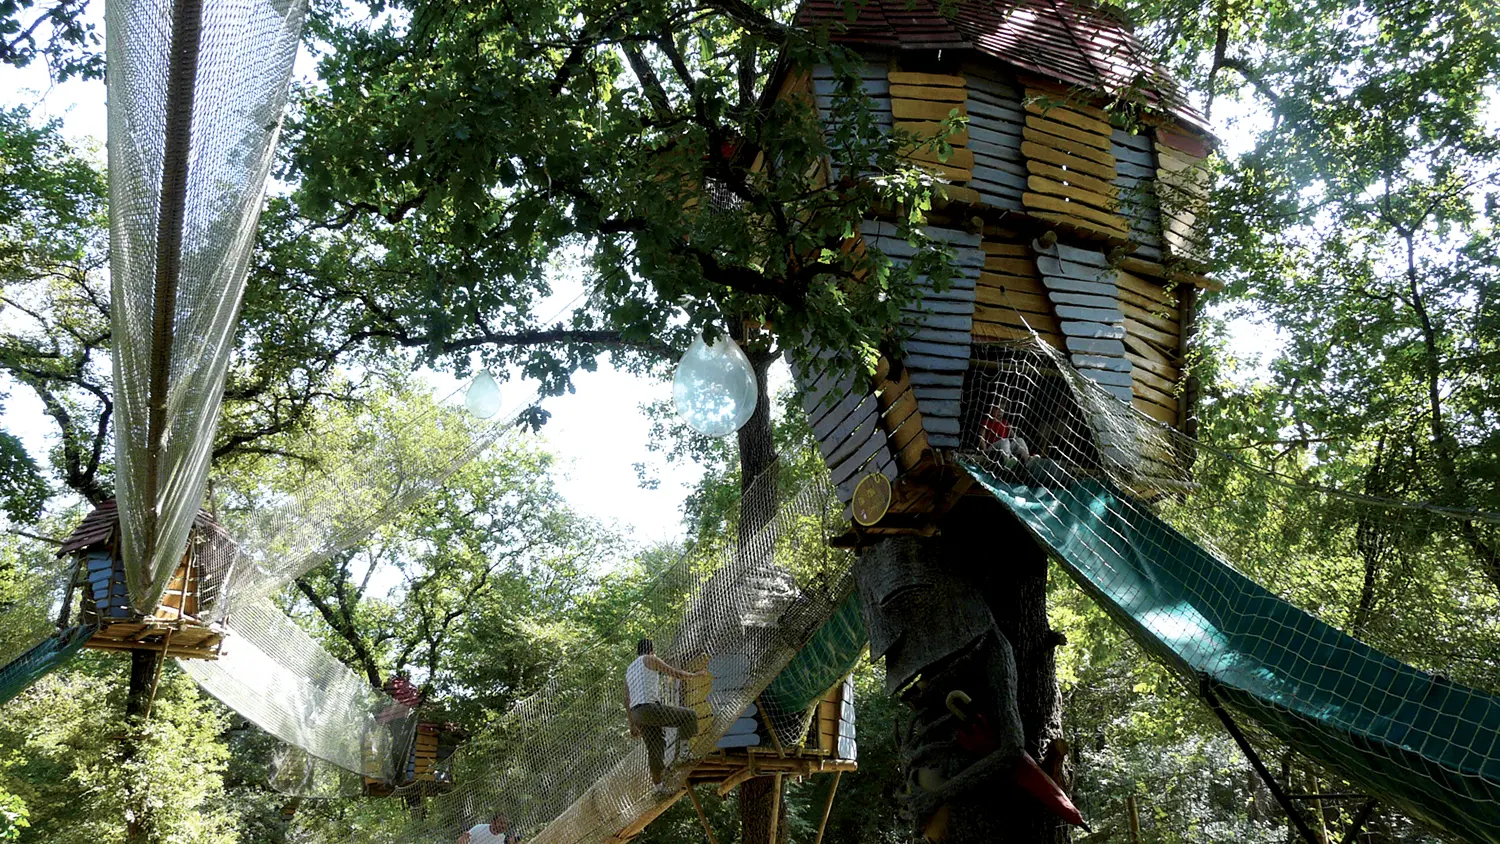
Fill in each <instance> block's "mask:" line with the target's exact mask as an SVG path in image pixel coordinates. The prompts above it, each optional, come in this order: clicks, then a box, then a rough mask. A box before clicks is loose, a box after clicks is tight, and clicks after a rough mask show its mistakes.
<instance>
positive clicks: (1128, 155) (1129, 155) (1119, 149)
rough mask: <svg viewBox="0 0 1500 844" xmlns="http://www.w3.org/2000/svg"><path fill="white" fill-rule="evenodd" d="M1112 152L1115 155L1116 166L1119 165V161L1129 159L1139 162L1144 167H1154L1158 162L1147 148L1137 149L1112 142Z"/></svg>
mask: <svg viewBox="0 0 1500 844" xmlns="http://www.w3.org/2000/svg"><path fill="white" fill-rule="evenodd" d="M1110 152H1111V153H1113V155H1114V157H1115V164H1116V166H1119V162H1121V161H1128V162H1130V163H1131V164H1138V165H1140V166H1142V167H1152V166H1155V164H1156V159H1155V158H1154V157H1152V155H1151V153H1150V152H1148V151H1146V150H1137V149H1131V148H1130V147H1124V146H1120V145H1119V144H1110Z"/></svg>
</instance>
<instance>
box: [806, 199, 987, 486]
mask: <svg viewBox="0 0 1500 844" xmlns="http://www.w3.org/2000/svg"><path fill="white" fill-rule="evenodd" d="M861 231H862V232H863V234H864V239H865V243H866V244H868V245H869V246H873V247H875V248H878V249H879V250H880V251H882V252H884V253H885V254H886V255H887V256H889V257H890V258H891V259H892V260H895V261H904V260H906V259H909V258H910V257H911V256H913V255H915V254H916V248H915V247H913V246H912V245H911V244H909V243H907V242H906V240H905V239H903V238H901V237H900V236H899V235H898V234H897V232H898V229H897V228H896V226H895V225H894V224H892V223H887V222H874V221H867V222H866V223H864V225H863V227H862V229H861ZM926 233H927V235H928V236H929V237H932V238H934V239H936V240H939V241H942V242H944V243H946V244H948V247H949V248H950V249H951V250H952V251H953V263H954V270H955V271H954V274H953V276H952V277H951V278H950V279H949V284H948V286H947V288H946V289H944V290H941V291H939V290H937V288H936V285H933V284H930V283H926V282H924V281H923V280H921V279H919V280H918V286H919V288H921V289H922V290H923V295H922V299H921V300H919V301H918V302H916V303H914V304H913V305H912V306H911V307H910V308H909V309H908V310H906V311H904V312H903V315H902V317H903V318H902V326H903V327H905V328H906V329H908V331H909V332H910V336H909V338H908V339H907V340H906V343H905V346H904V351H905V357H904V359H903V361H902V363H903V364H904V366H905V369H906V370H907V372H908V373H909V375H908V377H909V381H910V383H911V391H912V393H913V394H914V395H915V397H916V404H917V409H918V410H919V411H920V412H921V417H922V425H923V428H924V431H925V434H926V438H927V444H928V445H929V446H931V447H934V448H957V447H958V432H959V424H958V418H959V400H960V398H961V396H962V392H963V374H964V373H965V372H966V371H968V368H969V343H970V334H971V330H972V317H973V314H974V290H975V286H976V285H977V284H978V281H979V275H980V273H981V272H982V271H983V270H984V265H985V255H984V252H983V251H982V250H981V249H980V248H979V246H980V236H979V235H977V234H969V233H967V232H962V231H958V230H956V229H940V228H930V229H928V230H927V232H926ZM965 317H967V318H970V319H971V322H970V325H969V327H967V328H965V327H962V318H965ZM955 318H957V319H955ZM934 320H936V321H938V322H941V323H946V326H944V325H939V324H935V323H934ZM835 483H837V479H835Z"/></svg>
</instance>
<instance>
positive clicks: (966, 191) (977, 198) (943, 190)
mask: <svg viewBox="0 0 1500 844" xmlns="http://www.w3.org/2000/svg"><path fill="white" fill-rule="evenodd" d="M938 196H940V197H942V198H944V199H946V200H947V201H948V202H956V203H960V204H963V205H983V204H984V197H983V196H981V195H980V193H979V191H977V190H974V189H973V188H966V187H961V186H959V185H938ZM937 207H939V208H941V207H943V206H941V205H939V206H937Z"/></svg>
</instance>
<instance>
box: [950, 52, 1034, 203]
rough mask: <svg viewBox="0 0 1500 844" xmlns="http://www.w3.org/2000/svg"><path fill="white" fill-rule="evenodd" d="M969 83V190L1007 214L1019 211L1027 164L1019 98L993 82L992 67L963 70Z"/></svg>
mask: <svg viewBox="0 0 1500 844" xmlns="http://www.w3.org/2000/svg"><path fill="white" fill-rule="evenodd" d="M965 75H966V76H967V77H968V80H969V100H968V106H969V147H970V148H971V149H972V150H973V151H974V170H973V179H972V180H971V181H970V182H969V187H970V188H973V189H974V190H975V191H978V192H979V195H980V197H981V198H982V199H983V201H984V204H986V205H989V206H992V207H995V208H1001V209H1005V210H1008V211H1019V210H1021V195H1022V194H1024V193H1025V192H1026V162H1025V157H1024V156H1022V155H1021V130H1022V127H1023V126H1024V125H1025V122H1026V115H1025V111H1024V109H1023V108H1022V106H1021V95H1020V93H1019V92H1018V91H1016V89H1015V88H1014V87H1012V86H1011V85H1009V84H1007V83H1006V82H1004V81H1002V80H1000V79H998V78H996V71H995V69H994V68H993V67H991V68H983V67H980V66H974V67H972V68H966V72H965Z"/></svg>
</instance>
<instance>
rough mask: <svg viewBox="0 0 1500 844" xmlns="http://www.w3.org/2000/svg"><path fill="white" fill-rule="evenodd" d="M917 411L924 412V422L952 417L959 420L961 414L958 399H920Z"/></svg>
mask: <svg viewBox="0 0 1500 844" xmlns="http://www.w3.org/2000/svg"><path fill="white" fill-rule="evenodd" d="M917 409H919V410H921V411H922V421H923V422H926V421H927V420H928V419H931V418H934V417H939V416H952V417H955V418H957V416H958V413H959V401H958V399H936V398H926V399H924V398H918V399H917Z"/></svg>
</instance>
